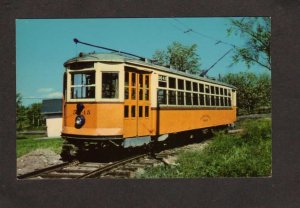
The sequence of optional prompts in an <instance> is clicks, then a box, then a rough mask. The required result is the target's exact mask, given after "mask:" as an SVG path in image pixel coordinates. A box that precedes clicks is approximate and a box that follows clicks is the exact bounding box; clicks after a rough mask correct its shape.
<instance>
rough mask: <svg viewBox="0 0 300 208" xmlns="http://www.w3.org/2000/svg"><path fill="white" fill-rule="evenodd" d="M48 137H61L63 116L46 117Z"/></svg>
mask: <svg viewBox="0 0 300 208" xmlns="http://www.w3.org/2000/svg"><path fill="white" fill-rule="evenodd" d="M46 125H47V136H48V137H60V135H61V131H62V117H61V115H60V116H58V115H55V116H49V115H48V116H46Z"/></svg>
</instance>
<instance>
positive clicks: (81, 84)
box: [71, 71, 95, 99]
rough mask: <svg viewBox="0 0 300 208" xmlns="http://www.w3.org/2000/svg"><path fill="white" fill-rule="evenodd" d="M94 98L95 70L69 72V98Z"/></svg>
mask: <svg viewBox="0 0 300 208" xmlns="http://www.w3.org/2000/svg"><path fill="white" fill-rule="evenodd" d="M86 98H95V72H94V71H89V72H79V73H72V74H71V99H86Z"/></svg>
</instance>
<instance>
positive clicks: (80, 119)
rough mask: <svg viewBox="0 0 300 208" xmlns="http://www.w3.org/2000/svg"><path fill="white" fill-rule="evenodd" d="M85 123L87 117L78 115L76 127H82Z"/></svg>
mask: <svg viewBox="0 0 300 208" xmlns="http://www.w3.org/2000/svg"><path fill="white" fill-rule="evenodd" d="M84 123H85V118H84V116H83V115H79V116H76V118H75V127H76V128H77V129H79V128H81V127H82V126H83V125H84Z"/></svg>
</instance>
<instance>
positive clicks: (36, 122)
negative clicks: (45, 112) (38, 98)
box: [27, 103, 43, 128]
mask: <svg viewBox="0 0 300 208" xmlns="http://www.w3.org/2000/svg"><path fill="white" fill-rule="evenodd" d="M41 108H42V104H41V103H33V104H31V105H30V106H29V107H28V110H27V118H28V120H29V121H30V127H32V128H35V127H38V126H41V124H42V120H43V117H42V115H41Z"/></svg>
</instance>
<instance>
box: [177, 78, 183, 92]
mask: <svg viewBox="0 0 300 208" xmlns="http://www.w3.org/2000/svg"><path fill="white" fill-rule="evenodd" d="M177 82H178V89H179V90H184V82H183V80H182V79H178V80H177Z"/></svg>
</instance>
